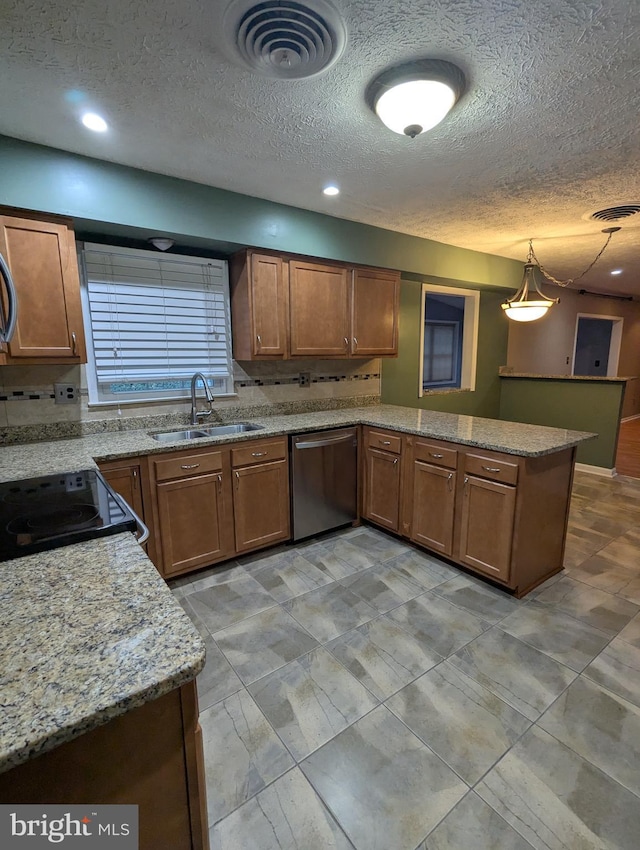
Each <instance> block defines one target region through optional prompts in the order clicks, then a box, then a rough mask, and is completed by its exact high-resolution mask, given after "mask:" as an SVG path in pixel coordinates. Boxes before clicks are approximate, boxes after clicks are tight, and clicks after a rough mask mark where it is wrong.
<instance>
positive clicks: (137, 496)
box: [100, 464, 144, 520]
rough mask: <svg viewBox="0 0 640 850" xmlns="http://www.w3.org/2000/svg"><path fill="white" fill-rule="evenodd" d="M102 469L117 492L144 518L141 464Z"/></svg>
mask: <svg viewBox="0 0 640 850" xmlns="http://www.w3.org/2000/svg"><path fill="white" fill-rule="evenodd" d="M100 471H101V472H102V475H103V477H104V478H105V480H106V481H107V482H108V483H109V484H110V485H111V487H113V489H114V490H115V491H116V493H119V494H120V495H121V496H122V498H123V499H124V500H125V502H126V503H127V504H128V505H130V506H131V507H132V508H133V510H134V511H135V512H136V513H137V514H138V516H139V517H140V519H142V520H144V507H143V503H142V487H141V484H140V465H139V464H129V465H127V466H122V467H118V468H115V469H101V470H100Z"/></svg>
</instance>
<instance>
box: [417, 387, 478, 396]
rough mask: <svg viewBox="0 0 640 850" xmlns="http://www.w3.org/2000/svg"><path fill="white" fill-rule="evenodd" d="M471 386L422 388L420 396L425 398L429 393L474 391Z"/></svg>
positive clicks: (443, 393) (447, 393)
mask: <svg viewBox="0 0 640 850" xmlns="http://www.w3.org/2000/svg"><path fill="white" fill-rule="evenodd" d="M472 392H473V389H472V388H471V387H444V388H442V389H435V388H434V389H431V390H422V392H421V393H420V396H419V398H424V397H425V396H428V395H450V394H451V393H472Z"/></svg>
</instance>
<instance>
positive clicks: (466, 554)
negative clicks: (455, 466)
mask: <svg viewBox="0 0 640 850" xmlns="http://www.w3.org/2000/svg"><path fill="white" fill-rule="evenodd" d="M515 508H516V488H515V487H511V486H510V485H508V484H501V483H499V482H497V481H485V480H484V479H483V478H475V477H474V476H472V475H468V476H466V477H465V479H464V487H463V498H462V514H461V518H460V559H459V560H460V563H462V564H466V565H467V566H469V567H472V568H473V569H475V570H479V571H480V572H482V573H484V574H485V575H488V576H493V577H494V578H497V579H499V580H501V581H508V579H509V573H510V569H511V548H512V545H513V522H514V517H515Z"/></svg>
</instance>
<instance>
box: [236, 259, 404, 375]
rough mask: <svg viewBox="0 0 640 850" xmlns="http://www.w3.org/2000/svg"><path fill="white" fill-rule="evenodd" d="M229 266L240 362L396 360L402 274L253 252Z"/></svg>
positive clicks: (237, 358)
mask: <svg viewBox="0 0 640 850" xmlns="http://www.w3.org/2000/svg"><path fill="white" fill-rule="evenodd" d="M230 268H231V322H232V330H233V356H234V358H235V359H236V360H270V359H278V360H283V359H288V358H290V357H295V358H298V357H333V358H340V359H341V358H346V357H394V356H396V355H397V353H398V303H399V293H400V273H399V272H394V271H389V270H387V269H369V268H364V267H358V268H354V267H353V266H350V265H347V264H346V263H328V262H327V263H322V262H321V261H317V260H315V259H313V258H312V259H305V258H303V257H294V256H291V255H285V254H275V253H274V254H271V253H266V252H261V251H257V250H254V249H251V248H250V249H247V250H245V251H242V252H240V253H239V254H236V255H235V256H234V257H232V259H231V264H230Z"/></svg>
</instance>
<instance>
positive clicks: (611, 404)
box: [500, 378, 625, 469]
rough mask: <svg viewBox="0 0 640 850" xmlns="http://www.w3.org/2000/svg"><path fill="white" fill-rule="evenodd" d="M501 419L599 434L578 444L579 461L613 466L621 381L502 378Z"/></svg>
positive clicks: (607, 466)
mask: <svg viewBox="0 0 640 850" xmlns="http://www.w3.org/2000/svg"><path fill="white" fill-rule="evenodd" d="M501 384H502V388H501V392H500V419H508V420H509V421H512V422H530V423H532V424H534V425H551V426H553V427H555V428H570V429H571V430H575V431H591V432H592V433H594V434H598V438H597V439H596V440H589V442H587V443H582V444H581V445H580V446H578V452H577V457H576V459H577V460H578V462H579V463H587V464H590V465H592V466H602V467H604V468H605V469H612V468H613V467H614V466H615V461H616V444H617V441H618V428H619V424H620V413H621V410H622V401H623V397H624V387H625V385H624V383H613V382H611V381H603V382H602V383H599V382H598V381H567V380H553V379H540V378H534V379H532V378H502V379H501Z"/></svg>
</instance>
